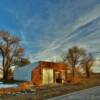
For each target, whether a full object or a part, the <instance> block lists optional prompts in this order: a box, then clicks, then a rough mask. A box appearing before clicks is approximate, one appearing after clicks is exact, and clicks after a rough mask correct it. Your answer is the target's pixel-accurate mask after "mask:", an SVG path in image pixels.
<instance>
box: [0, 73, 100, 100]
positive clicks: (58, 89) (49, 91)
mask: <svg viewBox="0 0 100 100" xmlns="http://www.w3.org/2000/svg"><path fill="white" fill-rule="evenodd" d="M94 86H100V75H93V76H92V77H91V78H89V79H87V78H82V79H81V80H80V81H79V80H78V81H75V82H73V83H67V84H62V85H61V84H56V85H54V84H52V85H47V86H39V87H35V88H36V92H35V94H32V93H28V94H23V95H18V96H11V95H9V96H7V95H3V96H1V98H3V100H6V98H7V100H44V99H46V98H51V97H55V96H59V95H63V94H67V93H71V92H74V91H79V90H82V89H86V88H90V87H94Z"/></svg>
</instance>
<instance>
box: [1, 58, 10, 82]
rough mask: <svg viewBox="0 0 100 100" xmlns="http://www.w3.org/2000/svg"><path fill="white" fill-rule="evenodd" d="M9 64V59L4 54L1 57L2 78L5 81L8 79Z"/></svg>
mask: <svg viewBox="0 0 100 100" xmlns="http://www.w3.org/2000/svg"><path fill="white" fill-rule="evenodd" d="M9 66H10V65H9V59H8V57H6V56H5V57H4V59H3V80H5V81H8V73H9Z"/></svg>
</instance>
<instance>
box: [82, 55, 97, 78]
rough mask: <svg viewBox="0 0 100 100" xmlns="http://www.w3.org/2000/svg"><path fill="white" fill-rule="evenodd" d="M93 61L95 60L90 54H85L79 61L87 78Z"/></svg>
mask: <svg viewBox="0 0 100 100" xmlns="http://www.w3.org/2000/svg"><path fill="white" fill-rule="evenodd" d="M94 61H95V60H94V57H93V56H92V54H87V55H86V56H85V57H84V59H83V60H82V62H81V63H82V67H83V69H84V71H85V73H86V76H87V78H89V77H90V76H91V68H92V66H93V64H94Z"/></svg>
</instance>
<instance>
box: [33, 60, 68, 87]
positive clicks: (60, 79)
mask: <svg viewBox="0 0 100 100" xmlns="http://www.w3.org/2000/svg"><path fill="white" fill-rule="evenodd" d="M67 71H68V66H67V65H65V64H64V63H57V62H56V63H55V62H47V61H40V62H39V64H38V66H36V67H35V69H33V70H32V82H33V84H35V85H44V84H54V83H65V82H66V81H67Z"/></svg>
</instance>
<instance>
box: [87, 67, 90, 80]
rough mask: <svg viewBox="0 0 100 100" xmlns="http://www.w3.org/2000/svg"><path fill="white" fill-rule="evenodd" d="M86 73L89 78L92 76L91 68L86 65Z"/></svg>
mask: <svg viewBox="0 0 100 100" xmlns="http://www.w3.org/2000/svg"><path fill="white" fill-rule="evenodd" d="M86 75H87V78H90V71H89V68H88V67H87V66H86Z"/></svg>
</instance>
